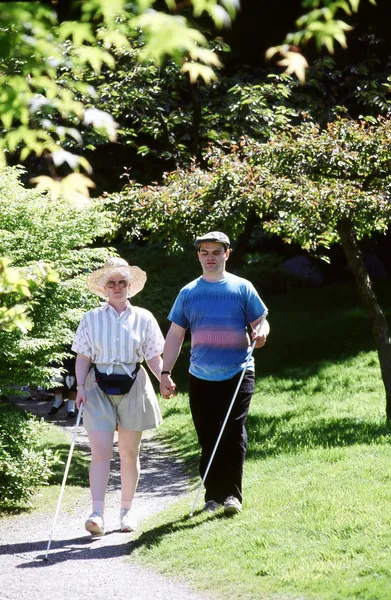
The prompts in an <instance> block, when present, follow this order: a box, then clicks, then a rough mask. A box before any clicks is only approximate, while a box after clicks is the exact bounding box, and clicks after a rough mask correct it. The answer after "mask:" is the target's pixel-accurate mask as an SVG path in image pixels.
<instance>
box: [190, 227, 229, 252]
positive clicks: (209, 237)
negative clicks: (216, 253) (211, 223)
mask: <svg viewBox="0 0 391 600" xmlns="http://www.w3.org/2000/svg"><path fill="white" fill-rule="evenodd" d="M203 242H218V243H220V244H224V246H225V248H229V245H230V242H229V237H228V236H227V235H225V233H222V231H210V232H209V233H205V235H201V236H200V237H198V238H197V239H196V240H195V242H194V246H195V247H196V248H197V250H198V249H199V247H200V246H201V244H202V243H203Z"/></svg>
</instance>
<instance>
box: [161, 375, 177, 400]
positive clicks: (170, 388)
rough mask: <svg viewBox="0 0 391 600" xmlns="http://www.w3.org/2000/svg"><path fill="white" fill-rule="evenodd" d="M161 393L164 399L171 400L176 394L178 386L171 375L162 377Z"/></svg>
mask: <svg viewBox="0 0 391 600" xmlns="http://www.w3.org/2000/svg"><path fill="white" fill-rule="evenodd" d="M160 393H161V395H162V396H163V398H166V399H169V398H172V397H173V396H175V394H176V385H175V383H174V382H173V380H172V379H171V376H170V375H162V376H161V380H160Z"/></svg>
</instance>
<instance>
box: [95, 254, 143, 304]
mask: <svg viewBox="0 0 391 600" xmlns="http://www.w3.org/2000/svg"><path fill="white" fill-rule="evenodd" d="M118 274H120V275H123V276H124V277H126V278H127V279H130V286H129V289H128V298H131V297H132V296H135V295H136V294H138V293H139V292H141V290H142V289H143V287H144V285H145V282H146V280H147V274H146V273H145V271H142V270H141V269H140V268H139V267H131V266H130V265H129V264H128V263H127V262H126V260H124V259H123V258H117V257H112V258H109V260H108V261H107V262H105V264H104V265H103V267H101V268H100V269H97V270H96V271H94V272H93V273H90V275H88V277H87V287H88V289H89V290H90V291H91V292H93V293H94V294H97V296H100V297H101V298H106V296H107V293H106V290H105V285H106V283H107V281H108V280H109V278H110V276H111V275H118Z"/></svg>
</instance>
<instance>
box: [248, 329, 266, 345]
mask: <svg viewBox="0 0 391 600" xmlns="http://www.w3.org/2000/svg"><path fill="white" fill-rule="evenodd" d="M251 337H252V340H253V342H255V348H262V346H264V345H265V344H266V338H267V335H266V334H265V333H259V332H258V331H257V330H256V329H253V331H252V333H251Z"/></svg>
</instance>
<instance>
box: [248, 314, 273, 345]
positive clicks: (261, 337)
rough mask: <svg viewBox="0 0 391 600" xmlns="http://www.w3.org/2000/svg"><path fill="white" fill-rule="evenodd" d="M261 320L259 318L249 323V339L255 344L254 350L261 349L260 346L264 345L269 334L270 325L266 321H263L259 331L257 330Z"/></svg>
mask: <svg viewBox="0 0 391 600" xmlns="http://www.w3.org/2000/svg"><path fill="white" fill-rule="evenodd" d="M261 320H262V317H259V318H258V319H256V320H255V321H253V322H252V323H250V325H251V328H252V333H251V337H252V341H253V342H255V347H256V348H262V346H264V345H265V344H266V338H267V336H268V335H269V333H270V325H269V322H268V321H266V320H265V321H264V323H263V325H262V327H261V329H260V331H258V330H257V326H258V325H259V323H260V322H261Z"/></svg>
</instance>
